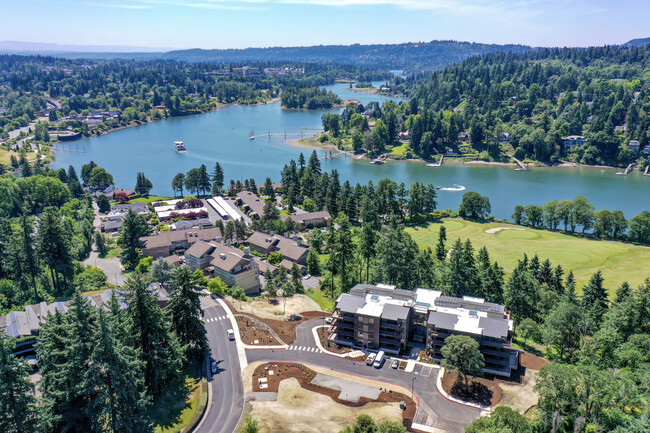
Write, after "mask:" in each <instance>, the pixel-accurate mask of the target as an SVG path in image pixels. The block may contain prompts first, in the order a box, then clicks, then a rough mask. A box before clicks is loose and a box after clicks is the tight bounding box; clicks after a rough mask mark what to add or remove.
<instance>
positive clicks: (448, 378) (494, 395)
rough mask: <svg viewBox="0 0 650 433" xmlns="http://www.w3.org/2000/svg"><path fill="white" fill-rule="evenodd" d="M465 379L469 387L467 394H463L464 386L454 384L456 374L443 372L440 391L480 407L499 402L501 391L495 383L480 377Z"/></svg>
mask: <svg viewBox="0 0 650 433" xmlns="http://www.w3.org/2000/svg"><path fill="white" fill-rule="evenodd" d="M467 377H468V379H469V386H470V392H469V394H467V393H466V392H465V389H464V384H457V383H456V379H457V378H458V373H456V372H454V371H447V370H445V375H444V376H443V377H442V389H444V390H445V392H447V393H448V394H449V395H451V396H452V397H456V398H459V399H462V400H467V401H473V402H475V403H479V404H482V405H487V406H494V405H496V404H497V403H499V401H501V397H502V391H501V388H500V386H499V384H498V383H497V382H496V381H494V380H488V379H485V378H482V377H473V376H467Z"/></svg>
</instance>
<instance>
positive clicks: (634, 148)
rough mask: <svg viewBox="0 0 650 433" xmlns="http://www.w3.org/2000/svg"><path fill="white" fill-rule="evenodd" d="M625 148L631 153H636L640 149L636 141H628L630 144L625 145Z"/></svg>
mask: <svg viewBox="0 0 650 433" xmlns="http://www.w3.org/2000/svg"><path fill="white" fill-rule="evenodd" d="M627 148H628V149H630V150H631V151H633V152H638V151H639V149H641V144H640V143H639V142H638V141H637V140H630V142H629V143H627Z"/></svg>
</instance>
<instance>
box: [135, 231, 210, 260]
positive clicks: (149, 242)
mask: <svg viewBox="0 0 650 433" xmlns="http://www.w3.org/2000/svg"><path fill="white" fill-rule="evenodd" d="M221 236H222V234H221V230H220V229H219V228H218V227H214V228H209V229H198V230H195V229H191V230H174V231H169V232H162V233H159V232H155V233H154V234H153V235H152V236H143V237H141V238H140V245H141V247H142V254H143V255H145V256H151V257H153V258H154V259H157V258H161V257H167V256H169V255H171V254H172V253H175V254H181V253H183V252H185V250H187V249H188V248H190V247H191V246H192V245H194V244H195V243H196V242H198V241H211V240H221Z"/></svg>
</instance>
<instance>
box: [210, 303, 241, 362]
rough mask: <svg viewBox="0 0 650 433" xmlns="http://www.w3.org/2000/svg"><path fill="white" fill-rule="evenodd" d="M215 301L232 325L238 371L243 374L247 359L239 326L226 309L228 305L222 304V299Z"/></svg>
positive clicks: (230, 312)
mask: <svg viewBox="0 0 650 433" xmlns="http://www.w3.org/2000/svg"><path fill="white" fill-rule="evenodd" d="M215 300H216V301H217V303H218V304H219V305H220V306H221V308H223V309H224V311H225V312H226V316H227V317H228V320H230V325H232V330H233V331H234V333H235V343H236V344H237V356H238V357H239V369H240V370H241V372H243V371H244V369H245V368H246V366H247V365H248V359H247V358H246V350H245V347H244V346H245V344H244V342H243V341H241V337H240V336H239V326H238V325H237V321H236V320H235V316H234V315H233V313H232V311H230V308H228V305H227V304H226V303H225V302H223V299H221V298H216V299H215Z"/></svg>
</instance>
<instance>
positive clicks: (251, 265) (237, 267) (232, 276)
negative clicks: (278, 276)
mask: <svg viewBox="0 0 650 433" xmlns="http://www.w3.org/2000/svg"><path fill="white" fill-rule="evenodd" d="M185 263H186V264H187V266H189V268H190V269H191V270H192V271H196V270H201V271H203V273H204V274H205V275H207V276H208V277H219V278H221V280H223V282H224V283H226V284H227V285H228V286H239V287H241V288H242V289H244V291H245V292H246V294H247V295H256V294H259V291H260V281H259V270H258V268H257V264H256V263H255V260H254V259H253V256H252V255H251V254H250V253H249V252H248V250H247V249H244V250H240V249H238V248H233V247H231V246H228V245H225V244H223V243H222V242H221V241H220V240H216V241H210V242H204V241H199V242H196V243H195V244H194V245H192V246H191V247H190V248H189V249H188V250H187V251H186V252H185Z"/></svg>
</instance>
